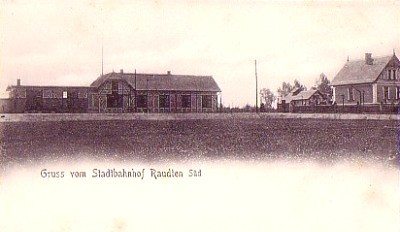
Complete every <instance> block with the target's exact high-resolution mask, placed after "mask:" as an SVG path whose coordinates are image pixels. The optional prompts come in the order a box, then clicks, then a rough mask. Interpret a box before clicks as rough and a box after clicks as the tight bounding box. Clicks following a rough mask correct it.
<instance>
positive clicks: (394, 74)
mask: <svg viewBox="0 0 400 232" xmlns="http://www.w3.org/2000/svg"><path fill="white" fill-rule="evenodd" d="M396 79H397V76H396V70H393V80H396Z"/></svg>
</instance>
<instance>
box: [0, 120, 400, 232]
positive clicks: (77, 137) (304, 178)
mask: <svg viewBox="0 0 400 232" xmlns="http://www.w3.org/2000/svg"><path fill="white" fill-rule="evenodd" d="M397 123H398V122H397V121H393V120H326V119H299V118H292V119H278V118H274V119H272V118H252V117H249V118H227V119H190V120H189V119H181V120H104V121H100V120H86V121H85V120H77V121H31V122H29V121H25V122H24V121H20V122H2V123H0V125H1V138H0V139H1V140H0V141H1V153H0V154H1V163H2V164H3V166H2V167H1V168H0V205H1V206H2V207H0V218H1V219H2V220H0V231H41V232H53V231H71V232H81V231H100V232H110V231H257V232H258V231H260V232H261V231H311V232H314V231H315V232H317V231H318V232H319V231H335V232H336V231H352V232H353V231H367V232H378V231H379V232H380V231H390V232H398V231H399V228H400V223H399V220H398V212H399V205H400V202H399V198H398V196H399V194H400V186H399V184H398V176H399V175H398V174H399V165H398V162H399V161H398V156H397V154H398V147H399V146H398V124H397ZM391 156H392V157H391ZM394 157H395V158H394ZM253 161H254V162H253ZM340 161H344V162H340ZM364 161H365V162H364ZM43 168H46V169H47V170H49V171H50V170H51V171H65V173H66V175H65V178H43V177H42V176H41V170H42V169H43ZM93 168H101V169H103V170H105V169H107V168H117V169H118V168H126V169H130V168H134V169H135V170H141V169H146V172H147V174H146V177H145V178H144V180H140V179H132V178H129V179H128V178H124V179H114V178H91V174H90V173H91V172H90V171H91V170H92V169H93ZM150 168H156V169H160V170H165V169H168V168H173V169H176V170H183V171H187V169H189V168H195V169H201V170H202V173H203V175H202V177H201V178H189V177H186V178H166V179H161V180H154V178H151V177H150V174H149V170H150ZM2 171H3V173H2ZM70 171H86V172H87V173H88V177H87V178H73V177H71V175H70ZM21 221H23V222H24V223H21Z"/></svg>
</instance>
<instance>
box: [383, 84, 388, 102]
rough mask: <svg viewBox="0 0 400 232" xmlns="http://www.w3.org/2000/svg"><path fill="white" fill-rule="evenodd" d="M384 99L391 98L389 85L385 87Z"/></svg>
mask: <svg viewBox="0 0 400 232" xmlns="http://www.w3.org/2000/svg"><path fill="white" fill-rule="evenodd" d="M383 99H385V100H387V99H389V87H383Z"/></svg>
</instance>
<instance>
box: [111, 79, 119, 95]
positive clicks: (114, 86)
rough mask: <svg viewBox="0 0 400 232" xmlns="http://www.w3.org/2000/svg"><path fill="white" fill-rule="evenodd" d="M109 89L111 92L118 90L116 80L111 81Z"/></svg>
mask: <svg viewBox="0 0 400 232" xmlns="http://www.w3.org/2000/svg"><path fill="white" fill-rule="evenodd" d="M111 89H112V91H113V92H118V81H112V82H111Z"/></svg>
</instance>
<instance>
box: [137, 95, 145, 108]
mask: <svg viewBox="0 0 400 232" xmlns="http://www.w3.org/2000/svg"><path fill="white" fill-rule="evenodd" d="M136 103H137V107H138V108H147V95H138V96H137V101H136Z"/></svg>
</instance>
